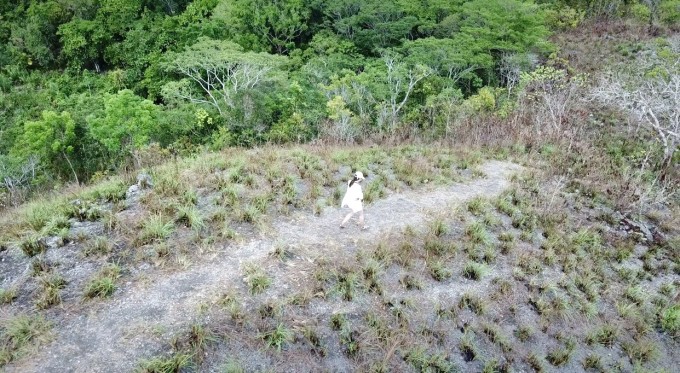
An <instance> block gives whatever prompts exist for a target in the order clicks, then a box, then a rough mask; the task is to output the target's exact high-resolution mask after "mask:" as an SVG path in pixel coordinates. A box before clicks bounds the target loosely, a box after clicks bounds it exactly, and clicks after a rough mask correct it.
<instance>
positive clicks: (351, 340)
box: [340, 328, 359, 357]
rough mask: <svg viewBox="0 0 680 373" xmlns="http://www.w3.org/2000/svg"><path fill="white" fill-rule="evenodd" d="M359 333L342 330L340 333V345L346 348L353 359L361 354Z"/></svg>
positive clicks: (346, 351)
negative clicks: (358, 339)
mask: <svg viewBox="0 0 680 373" xmlns="http://www.w3.org/2000/svg"><path fill="white" fill-rule="evenodd" d="M357 336H358V333H357V332H356V331H352V330H349V328H347V329H342V330H341V331H340V343H341V344H342V345H343V346H344V347H345V353H346V354H347V356H350V357H353V356H356V354H357V353H358V352H359V341H357Z"/></svg>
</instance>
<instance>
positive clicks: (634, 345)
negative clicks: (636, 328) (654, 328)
mask: <svg viewBox="0 0 680 373" xmlns="http://www.w3.org/2000/svg"><path fill="white" fill-rule="evenodd" d="M621 347H622V348H623V351H625V352H626V354H628V357H629V358H630V362H631V363H633V364H637V363H646V362H649V361H651V360H653V359H654V358H656V356H657V355H658V353H659V351H658V349H657V347H656V344H655V343H654V342H653V341H651V340H649V339H639V340H636V341H632V342H623V343H622V344H621Z"/></svg>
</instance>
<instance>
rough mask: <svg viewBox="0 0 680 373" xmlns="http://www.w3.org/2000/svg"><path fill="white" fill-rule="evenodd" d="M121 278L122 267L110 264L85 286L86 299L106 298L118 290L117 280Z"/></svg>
mask: <svg viewBox="0 0 680 373" xmlns="http://www.w3.org/2000/svg"><path fill="white" fill-rule="evenodd" d="M119 276H120V267H118V265H116V264H109V265H108V266H106V267H104V268H102V269H101V270H100V271H99V272H98V273H97V274H96V275H95V276H94V278H92V279H91V280H90V281H89V282H88V283H87V285H86V286H85V297H86V298H95V297H98V298H106V297H109V296H111V295H112V294H113V292H114V291H115V290H116V280H117V279H118V277H119Z"/></svg>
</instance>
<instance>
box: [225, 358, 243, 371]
mask: <svg viewBox="0 0 680 373" xmlns="http://www.w3.org/2000/svg"><path fill="white" fill-rule="evenodd" d="M245 371H246V370H245V369H244V368H243V366H242V365H241V363H239V362H238V361H236V360H232V359H229V360H227V362H225V363H224V364H223V365H222V367H221V368H220V372H222V373H245Z"/></svg>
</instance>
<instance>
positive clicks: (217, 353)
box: [1, 146, 680, 372]
mask: <svg viewBox="0 0 680 373" xmlns="http://www.w3.org/2000/svg"><path fill="white" fill-rule="evenodd" d="M435 149H436V150H435ZM506 156H507V155H506ZM504 157H505V156H504ZM512 158H516V159H517V160H522V159H524V160H527V159H528V158H526V156H524V155H521V154H514V155H512ZM263 161H264V162H263ZM349 165H359V168H360V169H363V170H365V173H366V174H368V180H367V184H366V185H365V190H366V199H367V201H368V203H367V219H368V222H369V224H370V228H369V229H368V230H366V231H361V230H360V229H359V227H350V228H348V229H346V230H340V229H339V228H338V225H339V221H340V220H341V218H342V215H343V213H342V212H341V211H340V210H339V209H338V208H337V204H338V203H339V198H340V196H341V194H342V191H343V188H344V187H343V185H344V182H343V179H344V178H346V176H347V175H348V174H349V173H350V171H351V167H350V166H349ZM541 174H542V173H541V172H540V171H539V170H538V169H536V168H535V167H532V166H528V167H527V166H525V167H522V166H519V165H517V164H515V163H512V162H508V161H494V160H487V159H484V158H480V156H479V153H471V154H465V153H457V152H453V151H451V150H448V149H447V147H445V146H442V147H438V148H431V147H415V146H408V147H404V146H399V147H380V148H378V147H375V148H361V147H356V148H327V147H324V148H294V149H278V148H263V149H255V150H250V151H243V150H230V151H227V152H222V153H214V154H206V155H203V156H199V157H197V158H194V159H187V160H182V161H178V162H177V163H173V162H171V163H169V164H167V165H165V166H162V167H160V168H154V169H153V170H152V172H151V174H150V175H151V176H152V178H153V180H154V185H153V188H150V189H145V190H143V191H141V192H139V194H131V195H128V197H125V191H126V189H127V186H128V184H134V177H132V176H134V175H131V177H130V178H128V179H125V180H113V181H111V182H109V183H105V184H101V185H97V186H93V187H90V188H86V189H84V190H77V191H72V192H71V193H70V194H67V195H64V196H63V197H62V199H56V200H52V201H50V202H39V203H36V204H33V205H31V206H28V207H27V208H26V209H25V210H23V213H22V214H19V215H14V216H13V218H12V219H11V220H12V222H7V221H5V222H4V223H3V224H4V226H5V227H7V226H8V224H9V225H10V226H12V229H16V230H17V231H18V232H19V231H22V230H23V229H27V228H28V226H27V225H28V224H31V225H32V228H33V229H36V230H37V231H42V232H50V231H51V232H55V233H48V234H47V236H46V237H44V238H42V239H41V240H38V241H35V242H34V241H31V240H32V238H31V237H30V236H29V237H25V238H24V239H23V240H22V241H21V242H17V243H16V244H15V245H10V247H9V249H7V250H5V251H3V252H2V253H1V255H2V262H3V266H2V276H3V285H2V288H3V299H5V300H6V303H5V305H3V306H2V307H3V314H4V316H3V323H4V325H6V326H5V328H6V329H4V330H5V333H6V334H4V336H5V337H4V338H7V339H5V340H4V346H5V347H4V350H3V353H4V354H5V355H3V359H4V360H5V361H6V365H5V367H4V368H5V370H7V371H22V372H28V371H35V372H39V371H47V370H54V369H57V370H67V371H80V370H86V371H101V372H104V371H121V372H123V371H131V370H141V371H175V370H176V369H180V370H190V371H191V370H195V371H240V370H245V371H262V370H265V371H267V370H274V371H318V370H338V371H354V370H387V371H395V370H398V371H408V370H425V369H436V370H442V371H449V370H454V369H458V370H463V371H470V370H472V371H479V370H482V369H485V370H489V369H495V370H498V371H506V370H509V369H512V370H529V369H532V368H533V369H535V370H541V369H543V370H555V369H560V370H564V371H574V370H581V369H584V368H593V367H594V368H598V367H599V368H601V369H621V370H623V371H628V370H632V369H634V367H638V368H635V369H639V368H642V367H645V369H661V370H663V369H665V370H668V371H672V369H673V367H674V366H676V365H677V363H678V362H679V360H678V359H679V358H680V357H679V356H678V355H677V351H678V349H677V341H676V340H674V339H673V338H674V335H673V333H676V332H677V329H672V328H673V327H672V325H673V324H672V323H673V322H674V321H673V319H672V317H675V316H673V312H677V294H678V286H679V284H678V272H677V270H678V256H677V254H678V251H677V246H674V245H677V242H678V240H677V227H678V224H677V223H678V221H677V215H675V217H674V218H673V215H668V216H666V215H663V216H662V215H657V216H656V220H655V221H657V222H658V224H659V226H658V228H656V227H657V226H656V225H653V224H652V225H649V224H650V223H646V222H645V223H644V224H643V225H641V226H644V227H651V228H649V229H651V230H652V232H653V236H652V237H646V236H644V231H643V232H636V231H634V230H633V231H631V230H627V228H626V227H625V226H623V225H620V223H621V222H624V221H627V220H624V219H623V217H621V216H617V214H618V213H617V212H616V211H613V210H611V209H608V208H606V207H603V206H600V205H597V204H593V203H592V199H591V198H589V197H588V196H584V195H583V193H582V192H579V191H577V190H574V188H573V187H568V186H566V185H563V184H561V183H560V181H559V180H554V179H553V180H552V181H550V180H546V179H543V178H542V177H541V176H539V175H541ZM539 191H540V192H539ZM17 214H18V213H17ZM20 216H24V217H25V218H24V219H26V220H25V221H22V220H21V219H19V217H20ZM667 218H670V219H671V220H667ZM672 219H675V220H672ZM41 226H42V227H41ZM59 227H65V228H59ZM628 228H630V227H628ZM660 236H663V237H664V241H663V242H657V241H656V237H660ZM647 239H650V240H651V241H647ZM41 242H44V243H45V244H46V245H45V246H43V245H42V244H41ZM28 248H32V250H35V252H33V253H32V254H34V255H33V256H31V257H29V256H27V255H26V253H28V251H27V250H28ZM22 249H23V251H24V252H22ZM10 293H11V295H9V294H10ZM674 304H675V305H674ZM668 315H671V316H668ZM668 322H670V323H671V324H666V323H668ZM669 325H671V326H669ZM669 328H670V329H669ZM10 333H21V334H20V335H21V336H24V337H23V338H25V339H20V338H22V337H19V336H18V335H16V334H10ZM428 367H429V368H428Z"/></svg>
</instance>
